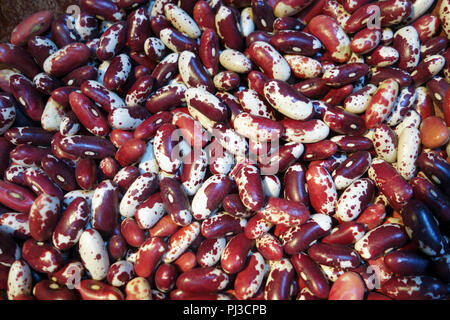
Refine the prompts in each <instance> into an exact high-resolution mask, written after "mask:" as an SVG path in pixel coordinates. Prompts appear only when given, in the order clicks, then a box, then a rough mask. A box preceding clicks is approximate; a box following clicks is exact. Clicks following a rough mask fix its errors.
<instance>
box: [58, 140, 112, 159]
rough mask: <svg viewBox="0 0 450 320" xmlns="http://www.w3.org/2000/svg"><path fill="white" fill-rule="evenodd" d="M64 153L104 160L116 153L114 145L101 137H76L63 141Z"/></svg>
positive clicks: (61, 144)
mask: <svg viewBox="0 0 450 320" xmlns="http://www.w3.org/2000/svg"><path fill="white" fill-rule="evenodd" d="M60 148H61V150H62V151H64V152H67V153H70V154H73V155H75V156H78V157H81V158H92V159H103V158H106V157H112V156H114V154H115V153H116V148H114V145H113V144H112V143H111V142H110V141H108V140H106V139H104V138H101V137H97V136H83V135H74V136H70V137H65V138H62V139H61V142H60Z"/></svg>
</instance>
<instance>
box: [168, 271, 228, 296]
mask: <svg viewBox="0 0 450 320" xmlns="http://www.w3.org/2000/svg"><path fill="white" fill-rule="evenodd" d="M228 282H229V276H228V275H227V274H226V273H224V272H223V271H222V270H220V269H217V268H214V267H208V268H194V269H191V270H189V271H186V272H184V273H182V274H181V275H180V276H179V277H178V279H177V282H176V285H177V288H179V289H181V290H183V291H187V292H190V293H213V292H217V291H220V290H223V289H224V288H225V287H226V286H227V285H228Z"/></svg>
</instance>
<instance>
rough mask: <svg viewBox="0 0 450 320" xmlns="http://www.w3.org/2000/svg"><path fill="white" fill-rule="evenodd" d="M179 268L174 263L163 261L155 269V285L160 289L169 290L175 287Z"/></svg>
mask: <svg viewBox="0 0 450 320" xmlns="http://www.w3.org/2000/svg"><path fill="white" fill-rule="evenodd" d="M177 276H178V270H177V269H176V267H175V266H174V265H173V264H167V263H163V264H161V265H160V266H159V267H158V268H157V269H156V271H155V285H156V288H158V290H159V291H162V292H169V291H171V290H172V289H173V288H174V287H175V282H176V279H177Z"/></svg>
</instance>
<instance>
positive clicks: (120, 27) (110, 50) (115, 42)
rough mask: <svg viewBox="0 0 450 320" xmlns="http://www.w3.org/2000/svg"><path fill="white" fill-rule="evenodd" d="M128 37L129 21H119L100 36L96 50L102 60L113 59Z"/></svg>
mask: <svg viewBox="0 0 450 320" xmlns="http://www.w3.org/2000/svg"><path fill="white" fill-rule="evenodd" d="M126 39H127V23H126V22H125V21H119V22H116V23H114V24H113V25H111V26H110V27H109V28H108V29H107V30H106V31H105V32H104V33H103V34H102V35H101V37H100V42H99V44H98V48H97V51H96V54H97V58H98V59H100V60H111V59H112V58H113V57H114V56H115V55H116V54H118V53H119V52H120V51H121V49H122V48H123V46H124V45H125V41H126Z"/></svg>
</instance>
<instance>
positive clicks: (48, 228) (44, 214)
mask: <svg viewBox="0 0 450 320" xmlns="http://www.w3.org/2000/svg"><path fill="white" fill-rule="evenodd" d="M60 207H61V203H60V200H59V199H58V198H57V197H55V196H51V195H48V194H41V195H39V196H38V197H37V198H36V199H35V200H34V202H33V205H32V206H31V209H30V213H29V219H28V223H29V226H30V233H31V236H32V237H33V239H35V240H36V241H45V240H48V239H50V237H51V236H52V233H53V230H54V229H55V227H56V223H57V222H58V218H59V210H60Z"/></svg>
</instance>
